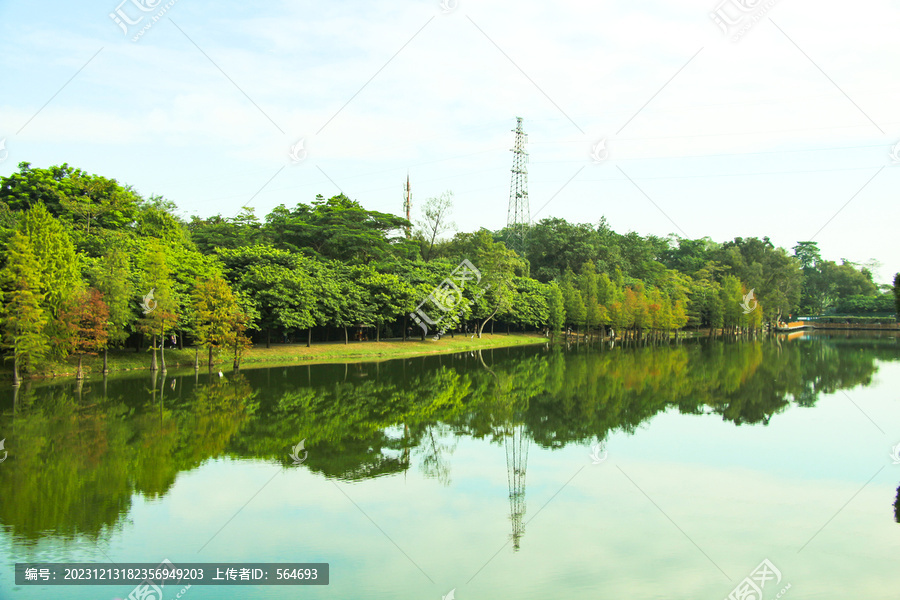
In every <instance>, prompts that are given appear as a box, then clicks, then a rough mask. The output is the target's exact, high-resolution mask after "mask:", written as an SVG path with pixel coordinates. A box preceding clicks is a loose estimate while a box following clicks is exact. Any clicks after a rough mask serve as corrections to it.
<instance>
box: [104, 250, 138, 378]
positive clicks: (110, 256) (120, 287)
mask: <svg viewBox="0 0 900 600" xmlns="http://www.w3.org/2000/svg"><path fill="white" fill-rule="evenodd" d="M95 285H96V287H97V289H98V290H99V291H100V293H102V294H103V300H104V302H105V303H106V306H107V307H108V310H109V328H108V330H107V331H108V336H109V340H108V342H109V343H108V344H105V345H104V346H103V372H104V373H105V372H107V371H108V370H109V369H108V364H107V349H108V347H109V345H110V344H112V345H113V346H116V347H121V346H122V345H123V344H124V343H125V340H127V339H128V335H129V333H130V332H129V326H130V325H131V324H132V323H133V322H134V318H135V317H134V305H133V299H134V286H133V284H132V282H131V273H130V269H129V261H128V256H127V255H126V254H125V252H124V251H123V250H121V249H119V248H112V249H111V250H110V251H109V252H108V253H107V254H106V255H104V256H103V258H102V259H101V260H100V265H99V269H98V272H97V273H96V276H95Z"/></svg>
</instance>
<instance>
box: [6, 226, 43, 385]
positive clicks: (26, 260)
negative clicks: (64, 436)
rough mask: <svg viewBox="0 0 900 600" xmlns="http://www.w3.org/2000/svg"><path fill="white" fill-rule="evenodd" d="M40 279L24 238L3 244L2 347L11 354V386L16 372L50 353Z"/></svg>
mask: <svg viewBox="0 0 900 600" xmlns="http://www.w3.org/2000/svg"><path fill="white" fill-rule="evenodd" d="M40 278H41V268H40V264H39V263H38V259H37V256H36V253H35V251H34V248H33V247H32V245H31V242H30V240H29V238H28V236H26V235H25V234H23V233H20V232H16V233H14V234H13V236H12V237H11V238H10V240H9V243H8V244H7V248H6V265H5V266H4V267H3V269H2V270H0V289H2V291H3V304H2V314H0V318H2V323H3V337H2V346H3V348H4V349H6V350H10V351H11V355H12V359H13V385H19V383H20V382H19V369H20V368H21V369H25V370H27V369H29V368H30V367H31V365H33V364H34V362H36V361H38V360H41V359H42V358H44V357H45V356H46V355H47V354H48V353H49V352H50V345H49V339H48V336H47V334H46V331H45V329H46V326H47V321H48V315H47V314H46V313H45V312H44V310H43V308H42V304H43V300H44V294H42V293H41V292H40V288H41V279H40Z"/></svg>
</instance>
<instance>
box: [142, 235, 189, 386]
mask: <svg viewBox="0 0 900 600" xmlns="http://www.w3.org/2000/svg"><path fill="white" fill-rule="evenodd" d="M143 259H144V265H143V273H142V284H143V285H142V287H141V288H140V289H141V290H147V292H146V293H145V294H144V296H143V298H142V302H141V307H142V311H143V313H144V316H143V317H142V318H140V319H138V331H140V332H141V333H143V334H144V335H149V336H150V339H151V349H152V351H153V358H152V360H151V362H150V370H151V371H155V370H156V369H157V363H156V351H157V345H156V343H157V336H158V338H159V340H160V342H161V343H160V347H159V349H160V350H161V351H160V358H161V362H162V370H163V371H165V370H166V356H165V347H164V342H163V340H164V339H165V335H166V332H167V331H170V330H172V329H173V328H174V327H175V325H176V324H177V323H178V319H179V307H178V304H177V302H176V300H175V297H174V294H173V291H172V271H171V268H170V267H169V264H168V263H167V261H166V255H165V252H164V251H163V249H162V246H161V245H160V244H159V243H154V244H150V245H148V246H147V249H146V250H145V253H144V256H143Z"/></svg>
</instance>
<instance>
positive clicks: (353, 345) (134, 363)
mask: <svg viewBox="0 0 900 600" xmlns="http://www.w3.org/2000/svg"><path fill="white" fill-rule="evenodd" d="M546 341H547V338H545V337H543V336H542V335H539V334H511V335H507V334H495V335H490V334H485V335H484V336H482V338H481V339H478V338H474V339H470V338H469V337H468V336H462V335H458V336H456V337H454V338H450V337H444V338H441V339H440V340H438V341H434V340H432V339H431V338H425V341H420V340H419V339H418V338H416V339H414V340H409V341H406V342H404V341H402V340H385V341H381V342H350V343H349V344H344V343H343V342H328V343H319V344H313V345H312V346H311V347H309V348H307V347H306V345H305V344H272V347H271V348H266V347H265V346H264V345H263V346H255V347H253V348H251V349H250V350H248V351H247V352H245V353H244V358H243V359H242V360H241V368H253V367H254V366H266V367H270V366H281V365H291V364H298V363H302V364H315V363H329V362H330V363H335V362H347V361H353V362H357V361H371V360H387V359H391V358H400V357H405V356H421V355H426V354H447V353H451V352H464V351H467V350H475V349H479V348H481V349H484V348H503V347H506V346H523V345H527V344H539V343H543V342H546ZM165 352H166V366H167V367H168V368H169V369H176V368H183V367H193V366H194V349H193V348H191V349H187V348H185V349H184V350H170V349H168V348H167V349H166V351H165ZM158 356H159V355H158V354H157V357H158ZM213 360H214V362H215V368H218V369H222V370H225V369H226V368H227V369H229V370H230V369H231V365H232V358H231V355H230V354H228V353H225V352H222V353H220V354H213ZM108 362H109V370H110V372H115V371H133V370H149V369H150V351H149V350H143V351H141V352H135V351H134V350H133V349H132V350H115V351H113V350H110V352H109V357H108ZM206 365H207V356H206V354H205V353H204V352H203V351H202V350H201V352H200V368H201V369H206V368H207V366H206ZM77 366H78V359H77V358H69V359H67V360H65V361H55V362H48V363H45V364H43V365H41V368H40V369H37V370H36V371H35V372H34V373H31V375H33V376H35V377H74V376H75V372H76V370H77ZM83 368H84V371H85V374H86V375H91V374H94V375H96V374H100V373H101V372H102V371H103V356H102V355H101V356H85V357H84V362H83ZM0 377H3V378H4V379H10V380H11V379H12V365H11V364H10V363H9V362H7V363H5V364H4V365H3V367H2V369H0Z"/></svg>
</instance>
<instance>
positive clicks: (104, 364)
mask: <svg viewBox="0 0 900 600" xmlns="http://www.w3.org/2000/svg"><path fill="white" fill-rule="evenodd" d="M106 350H107V349H106V348H104V349H103V373H104V374H106V373H109V366H108V365H107V363H106Z"/></svg>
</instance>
